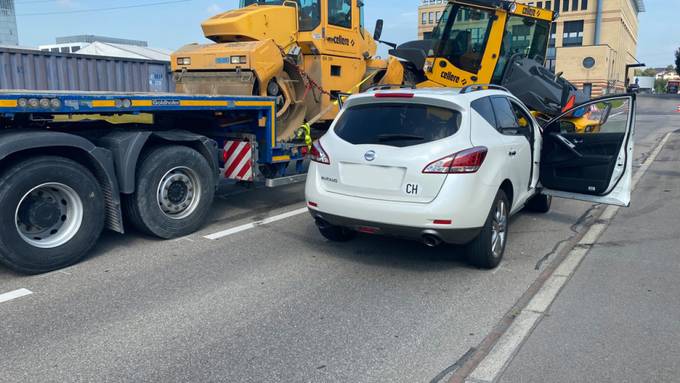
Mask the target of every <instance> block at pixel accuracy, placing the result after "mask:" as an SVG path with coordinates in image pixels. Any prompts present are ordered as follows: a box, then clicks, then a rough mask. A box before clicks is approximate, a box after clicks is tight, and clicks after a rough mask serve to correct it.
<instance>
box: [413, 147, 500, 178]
mask: <svg viewBox="0 0 680 383" xmlns="http://www.w3.org/2000/svg"><path fill="white" fill-rule="evenodd" d="M488 151H489V150H488V149H487V148H486V147H484V146H478V147H475V148H472V149H467V150H463V151H462V152H458V153H455V154H452V155H450V156H446V157H444V158H441V159H438V160H437V161H434V162H432V163H431V164H429V165H427V166H426V167H425V169H423V173H425V174H461V173H462V174H465V173H476V172H477V171H478V170H479V168H481V167H482V164H483V163H484V160H485V159H486V154H487V153H488Z"/></svg>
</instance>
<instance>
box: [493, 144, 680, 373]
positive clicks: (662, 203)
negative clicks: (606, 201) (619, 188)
mask: <svg viewBox="0 0 680 383" xmlns="http://www.w3.org/2000/svg"><path fill="white" fill-rule="evenodd" d="M499 381H500V382H503V383H520V382H521V383H524V382H537V383H538V382H540V383H545V382H636V383H638V382H680V133H675V134H673V135H672V136H671V138H670V140H669V141H668V142H667V144H666V146H665V147H664V149H663V150H662V152H661V154H660V155H659V156H658V157H657V159H656V161H655V162H654V163H653V164H652V166H651V167H650V169H649V171H648V172H647V173H646V174H645V176H644V178H643V179H642V181H641V182H640V184H639V185H638V188H637V190H636V191H635V193H634V196H633V203H632V207H631V208H628V209H621V210H620V211H619V213H618V215H617V216H616V217H615V218H614V220H613V222H612V224H611V225H610V226H609V227H608V228H607V230H606V232H605V233H604V235H603V236H602V237H601V238H600V240H599V241H598V243H597V244H596V245H595V246H594V247H593V248H592V249H591V250H590V252H589V253H588V255H587V256H586V258H585V259H584V260H583V263H582V264H581V266H580V267H579V269H578V270H577V272H576V274H575V275H574V276H573V278H572V279H571V280H570V281H569V282H568V283H567V285H566V286H565V287H564V289H563V291H562V292H561V293H560V295H559V296H558V297H557V299H556V301H555V302H554V303H553V305H552V307H551V308H550V311H549V314H548V315H546V316H545V317H544V318H543V319H542V320H541V321H540V322H539V324H538V325H537V326H536V328H535V329H534V331H533V333H532V334H531V335H530V336H529V338H528V339H527V340H526V342H525V343H524V345H523V346H522V347H521V348H520V350H519V351H518V353H517V355H516V356H515V357H514V359H513V360H512V361H511V362H510V364H509V366H508V367H507V369H506V370H505V372H504V373H503V374H502V375H501V378H500V379H499Z"/></svg>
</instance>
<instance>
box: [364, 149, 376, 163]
mask: <svg viewBox="0 0 680 383" xmlns="http://www.w3.org/2000/svg"><path fill="white" fill-rule="evenodd" d="M364 158H365V159H366V161H368V162H371V161H373V160H375V151H373V150H369V151H367V152H366V154H364Z"/></svg>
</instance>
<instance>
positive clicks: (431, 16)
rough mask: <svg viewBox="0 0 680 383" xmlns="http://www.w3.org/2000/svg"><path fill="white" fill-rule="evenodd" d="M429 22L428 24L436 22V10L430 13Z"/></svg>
mask: <svg viewBox="0 0 680 383" xmlns="http://www.w3.org/2000/svg"><path fill="white" fill-rule="evenodd" d="M427 22H428V24H434V12H430V13H428V16H427Z"/></svg>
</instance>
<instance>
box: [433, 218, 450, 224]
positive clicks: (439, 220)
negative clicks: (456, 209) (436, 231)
mask: <svg viewBox="0 0 680 383" xmlns="http://www.w3.org/2000/svg"><path fill="white" fill-rule="evenodd" d="M432 223H434V224H435V225H450V224H452V223H453V220H450V219H435V220H434V221H432Z"/></svg>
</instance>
